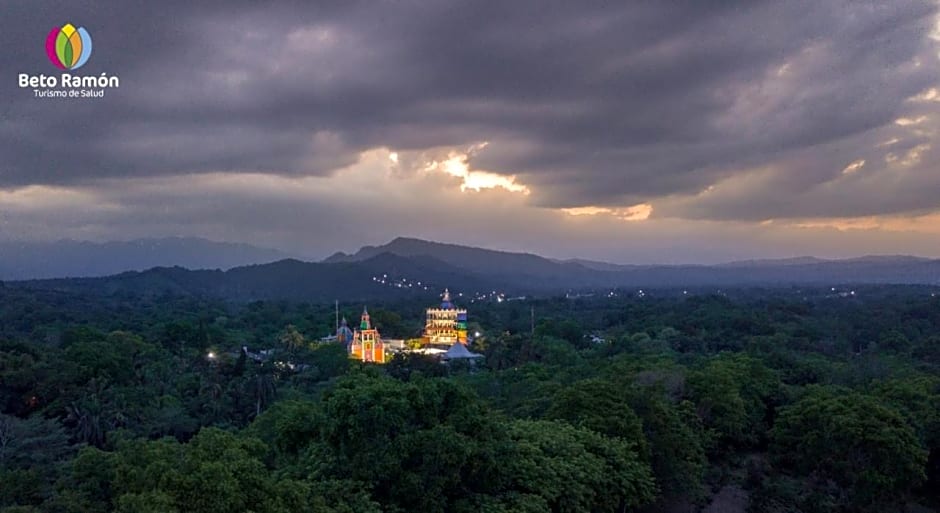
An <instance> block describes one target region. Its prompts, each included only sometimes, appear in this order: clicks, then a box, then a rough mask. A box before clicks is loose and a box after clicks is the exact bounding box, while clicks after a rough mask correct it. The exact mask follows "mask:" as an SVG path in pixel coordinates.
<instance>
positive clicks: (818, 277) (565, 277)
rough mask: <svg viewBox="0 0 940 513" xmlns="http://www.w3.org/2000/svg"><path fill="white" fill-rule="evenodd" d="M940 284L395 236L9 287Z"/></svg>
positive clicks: (896, 265)
mask: <svg viewBox="0 0 940 513" xmlns="http://www.w3.org/2000/svg"><path fill="white" fill-rule="evenodd" d="M851 284H927V285H934V284H940V260H930V259H921V258H914V257H903V256H898V257H864V258H856V259H849V260H820V259H812V258H801V259H786V260H767V261H747V262H735V263H730V264H722V265H710V266H709V265H644V266H639V265H637V266H628V265H616V264H604V263H598V262H587V261H565V262H559V261H555V260H551V259H548V258H544V257H541V256H538V255H533V254H529V253H511V252H504V251H492V250H487V249H481V248H473V247H467V246H457V245H452V244H439V243H435V242H428V241H421V240H417V239H395V240H394V241H392V242H391V243H389V244H387V245H385V246H379V247H366V248H363V249H362V250H360V251H359V252H358V253H356V254H355V255H345V254H336V255H334V256H332V257H330V258H328V259H327V260H325V261H323V262H301V261H298V260H292V259H288V260H281V261H278V262H273V263H270V264H260V265H250V266H242V267H236V268H233V269H230V270H228V271H221V270H187V269H184V268H181V267H170V268H168V267H159V268H153V269H150V270H147V271H141V272H126V273H122V274H118V275H113V276H107V277H101V278H78V279H50V280H31V281H20V282H8V283H7V286H13V287H27V288H38V289H54V290H64V291H76V292H83V293H88V292H90V293H106V294H110V293H131V294H141V295H162V294H168V293H169V294H183V295H199V296H208V297H215V298H222V299H228V300H234V301H250V300H257V299H295V300H308V301H316V300H332V299H339V300H358V299H393V298H407V297H422V296H426V297H431V296H432V295H434V294H438V293H439V292H440V290H442V289H443V288H445V287H448V288H450V289H452V290H455V291H460V292H463V293H464V294H465V295H467V296H475V295H482V294H491V293H494V292H495V293H502V294H504V295H505V296H507V297H512V296H516V295H526V294H554V293H560V292H566V291H579V292H580V291H585V292H589V291H595V292H604V291H609V290H611V289H615V288H630V287H643V288H655V287H671V288H696V287H699V288H701V287H705V288H729V287H741V286H771V287H773V286H790V285H813V286H839V285H851Z"/></svg>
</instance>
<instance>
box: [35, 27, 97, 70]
mask: <svg viewBox="0 0 940 513" xmlns="http://www.w3.org/2000/svg"><path fill="white" fill-rule="evenodd" d="M46 55H47V56H48V57H49V61H50V62H52V64H54V65H55V66H56V67H57V68H59V69H68V70H73V69H78V68H81V67H82V66H84V65H85V63H86V62H88V58H89V57H91V34H89V33H88V31H87V30H85V27H81V28H78V29H76V28H75V27H73V26H72V24H71V23H66V24H65V26H63V27H62V28H58V27H56V28H54V29H52V30H51V31H50V32H49V35H48V36H46Z"/></svg>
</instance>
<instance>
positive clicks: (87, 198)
mask: <svg viewBox="0 0 940 513" xmlns="http://www.w3.org/2000/svg"><path fill="white" fill-rule="evenodd" d="M194 4H195V5H194ZM937 10H938V5H937V3H936V2H933V1H930V2H926V1H923V2H915V1H897V2H799V1H793V2H777V1H765V2H741V3H731V2H721V3H707V2H695V3H688V2H683V3H666V2H622V3H610V2H597V3H594V2H454V1H441V2H417V1H413V2H410V1H380V2H371V1H370V2H352V1H336V2H296V3H273V2H269V3H256V2H245V3H232V2H227V3H221V2H218V3H215V2H210V3H198V2H159V3H157V2H150V3H143V2H115V3H113V4H112V5H105V4H104V3H102V2H74V1H72V2H44V3H42V4H41V5H37V4H36V3H35V2H10V1H7V2H5V3H4V8H3V12H4V21H5V22H6V23H4V41H5V48H6V49H7V50H6V51H5V52H3V53H0V70H3V71H2V73H3V74H5V75H6V76H5V77H4V76H0V230H2V231H3V233H2V234H0V237H3V236H6V237H15V238H56V237H64V236H68V237H75V238H92V239H106V238H128V237H136V236H150V235H198V236H204V237H209V238H216V239H226V240H239V241H247V242H255V243H262V244H267V245H274V246H277V247H280V248H285V249H290V250H293V251H299V252H303V253H306V254H310V255H317V254H322V253H324V252H329V251H331V250H334V249H352V248H354V247H355V246H357V245H359V244H363V243H377V242H383V241H384V240H386V239H390V238H392V237H394V236H397V235H417V236H425V237H430V238H437V239H439V240H447V241H453V242H467V243H476V244H483V245H490V246H494V245H495V246H499V247H506V248H511V249H530V250H535V251H545V252H549V253H551V254H554V255H558V256H575V255H584V256H593V257H597V258H611V259H620V260H631V259H633V260H647V261H649V260H653V261H655V260H673V261H674V260H721V259H728V258H736V257H742V256H772V255H793V254H804V253H815V254H821V255H835V254H850V253H852V252H866V253H899V252H912V253H919V254H930V255H936V256H940V246H938V245H937V243H935V242H931V241H932V240H934V239H932V238H930V237H934V238H935V237H936V235H938V234H940V233H938V232H940V227H938V226H937V223H934V222H933V221H934V220H937V219H940V172H938V169H940V168H938V163H940V155H938V151H940V148H938V147H937V144H936V141H935V138H936V131H937V129H938V128H940V125H938V123H940V119H938V115H940V92H938V91H940V73H938V72H940V28H938V17H937ZM67 21H68V22H72V23H76V24H80V25H83V26H85V27H86V28H88V30H89V31H90V32H91V34H92V37H93V38H94V42H95V46H94V55H93V56H92V58H91V59H90V60H89V62H88V64H87V65H86V66H85V67H84V68H82V70H81V72H82V73H83V74H99V73H102V72H105V73H109V74H112V75H115V74H116V75H119V76H120V78H121V87H120V88H119V89H117V90H109V91H108V92H107V95H106V97H105V98H101V99H89V100H62V99H43V98H32V95H31V92H30V91H27V90H24V89H20V88H19V87H18V86H17V83H16V74H17V73H31V74H39V73H47V74H53V73H56V72H57V70H55V69H54V68H52V67H51V66H50V65H49V63H48V62H47V61H46V60H45V54H44V48H43V42H44V37H45V34H46V33H48V31H49V29H50V28H51V27H53V26H56V25H61V24H63V23H65V22H67Z"/></svg>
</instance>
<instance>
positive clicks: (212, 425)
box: [0, 286, 940, 513]
mask: <svg viewBox="0 0 940 513" xmlns="http://www.w3.org/2000/svg"><path fill="white" fill-rule="evenodd" d="M936 293H937V291H936V290H933V289H931V288H927V287H860V288H857V289H855V290H852V291H848V290H833V289H824V290H822V289H820V290H796V289H779V290H753V289H752V290H738V291H725V292H723V293H714V291H712V292H711V293H705V292H702V291H665V290H663V291H646V292H645V293H643V294H637V293H636V291H629V292H628V291H622V293H621V295H617V296H615V297H582V298H576V299H572V298H565V297H557V298H544V299H537V300H531V299H530V300H525V301H508V302H502V303H496V302H484V303H476V304H473V305H462V306H468V307H469V308H470V318H471V322H472V329H473V330H479V331H480V332H481V333H482V336H481V337H480V338H479V339H478V340H477V341H476V342H475V344H474V345H473V347H472V349H473V350H474V351H476V352H480V353H483V354H484V355H485V356H486V359H485V363H484V364H482V365H480V366H476V367H472V366H460V365H453V366H449V367H448V366H444V365H442V364H440V363H438V362H436V361H433V360H428V359H426V358H424V357H419V356H409V357H406V358H397V359H395V360H393V361H392V363H390V364H388V365H385V366H363V365H361V364H357V363H355V362H351V361H350V360H348V359H347V358H346V355H345V352H344V349H343V348H342V347H338V346H336V345H335V344H321V343H320V342H319V339H320V337H322V336H324V335H326V334H328V333H329V332H330V331H331V330H332V329H333V325H334V312H333V305H332V304H304V303H295V302H277V301H266V302H255V303H248V304H233V303H224V302H220V301H215V300H200V299H194V298H192V297H172V296H165V297H135V296H133V295H125V294H120V295H111V296H94V295H76V294H74V293H64V292H56V291H41V290H37V291H31V290H28V289H22V288H16V289H13V288H3V287H2V286H0V407H2V413H0V512H3V513H13V512H17V513H27V512H37V511H50V512H108V511H121V512H239V511H251V512H259V513H260V512H294V511H312V512H356V513H360V512H366V513H368V512H381V511H385V512H406V511H416V512H477V511H485V512H510V511H512V512H516V511H521V512H540V511H557V512H605V511H610V512H622V511H649V512H653V511H698V510H699V509H700V508H710V507H711V508H716V507H718V506H721V507H724V508H725V509H722V511H735V510H736V509H734V508H736V507H737V508H747V510H749V511H754V512H807V513H809V512H886V511H906V510H910V511H932V510H936V509H937V508H938V507H940V498H938V494H940V492H938V490H940V298H938V297H935V294H936ZM434 301H435V299H434V297H433V296H431V295H429V296H428V298H426V300H421V301H418V300H415V301H411V300H409V301H402V302H396V303H387V304H370V305H368V306H369V310H370V313H371V314H372V319H373V321H374V322H375V323H376V324H377V325H378V328H379V329H380V330H381V331H382V333H383V334H384V335H385V336H389V337H396V338H407V337H410V336H413V335H415V334H416V333H417V332H418V331H419V330H420V328H421V326H422V322H423V317H422V315H423V308H424V307H425V306H426V305H428V304H431V303H432V302H434ZM362 306H363V305H342V310H343V311H342V313H343V314H344V315H345V316H347V317H349V318H350V319H355V318H356V316H357V315H358V312H359V311H361V308H362ZM533 311H534V316H533ZM533 320H534V322H533ZM242 347H247V348H249V350H250V351H251V352H252V354H257V353H258V352H260V351H262V350H267V349H274V350H275V351H274V352H273V356H272V357H270V358H263V359H254V358H251V357H249V356H247V355H246V353H245V352H243V351H242V350H241V348H242ZM723 502H724V504H723ZM713 511H717V509H713Z"/></svg>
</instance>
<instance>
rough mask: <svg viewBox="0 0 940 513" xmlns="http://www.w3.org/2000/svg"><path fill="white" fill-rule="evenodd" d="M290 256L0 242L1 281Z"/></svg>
mask: <svg viewBox="0 0 940 513" xmlns="http://www.w3.org/2000/svg"><path fill="white" fill-rule="evenodd" d="M289 256H290V255H287V254H285V253H282V252H280V251H277V250H273V249H264V248H258V247H255V246H250V245H248V244H233V243H228V242H213V241H209V240H205V239H198V238H182V237H170V238H162V239H137V240H131V241H117V242H85V241H74V240H60V241H55V242H6V241H4V242H0V280H25V279H35V278H61V277H66V276H78V277H87V276H108V275H112V274H117V273H120V272H124V271H135V270H138V271H142V270H145V269H150V268H152V267H157V266H181V267H186V268H188V269H230V268H232V267H238V266H243V265H248V264H257V263H264V262H275V261H277V260H283V259H285V258H287V257H289Z"/></svg>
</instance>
